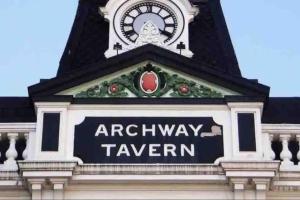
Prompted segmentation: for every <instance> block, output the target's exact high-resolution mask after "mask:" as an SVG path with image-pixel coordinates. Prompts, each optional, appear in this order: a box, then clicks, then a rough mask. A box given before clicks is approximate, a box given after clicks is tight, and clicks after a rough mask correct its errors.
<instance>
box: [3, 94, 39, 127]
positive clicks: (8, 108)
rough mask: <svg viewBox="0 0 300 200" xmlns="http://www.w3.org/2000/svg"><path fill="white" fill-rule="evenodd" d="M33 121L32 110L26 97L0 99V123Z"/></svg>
mask: <svg viewBox="0 0 300 200" xmlns="http://www.w3.org/2000/svg"><path fill="white" fill-rule="evenodd" d="M35 121H36V116H35V112H34V108H33V105H32V103H31V100H30V99H29V98H28V97H0V123H10V122H14V123H17V122H35Z"/></svg>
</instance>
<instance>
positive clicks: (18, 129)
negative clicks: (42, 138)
mask: <svg viewBox="0 0 300 200" xmlns="http://www.w3.org/2000/svg"><path fill="white" fill-rule="evenodd" d="M35 129H36V123H0V133H30V132H35Z"/></svg>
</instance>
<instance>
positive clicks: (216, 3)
mask: <svg viewBox="0 0 300 200" xmlns="http://www.w3.org/2000/svg"><path fill="white" fill-rule="evenodd" d="M106 2H107V0H80V1H79V6H78V10H77V14H76V18H75V21H74V24H73V28H72V31H71V34H70V36H69V40H68V42H67V45H66V48H65V51H64V53H63V56H62V58H61V61H60V66H59V70H58V75H62V74H66V73H71V72H73V70H76V69H79V68H83V67H87V66H88V65H91V64H93V63H99V62H105V60H106V58H105V56H104V52H105V51H106V50H107V49H108V37H109V23H108V22H106V21H105V20H104V18H103V16H101V15H100V14H99V7H101V6H105V5H106ZM191 2H192V3H193V4H195V5H197V6H198V7H199V8H200V14H199V15H198V16H197V17H196V18H195V20H194V22H192V23H191V24H190V49H191V50H192V51H193V52H194V56H193V59H192V60H194V61H196V62H198V63H199V64H201V65H202V66H206V67H209V68H215V69H218V70H219V71H221V72H223V73H227V74H231V75H237V76H240V75H241V74H240V69H239V66H238V62H237V59H236V56H235V53H234V49H233V46H232V43H231V40H230V36H229V33H228V30H227V26H226V22H225V18H224V16H223V11H222V8H221V4H220V0H209V1H207V0H192V1H191Z"/></svg>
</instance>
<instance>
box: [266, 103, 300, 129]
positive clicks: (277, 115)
mask: <svg viewBox="0 0 300 200" xmlns="http://www.w3.org/2000/svg"><path fill="white" fill-rule="evenodd" d="M262 122H263V123H266V124H300V98H299V97H271V98H270V99H269V102H268V104H267V105H266V107H265V111H264V115H263V119H262Z"/></svg>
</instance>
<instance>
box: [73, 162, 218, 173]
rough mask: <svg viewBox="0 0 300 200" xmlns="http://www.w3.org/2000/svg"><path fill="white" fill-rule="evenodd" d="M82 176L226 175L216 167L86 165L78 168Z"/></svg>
mask: <svg viewBox="0 0 300 200" xmlns="http://www.w3.org/2000/svg"><path fill="white" fill-rule="evenodd" d="M75 174H80V175H91V174H94V175H108V174H109V175H224V172H223V170H222V168H221V167H219V166H216V165H197V164H194V165H186V164H182V165H181V164H170V165H166V164H132V165H130V164H112V165H105V164H104V165H93V164H90V165H89V164H84V165H80V166H78V167H76V170H75Z"/></svg>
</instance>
